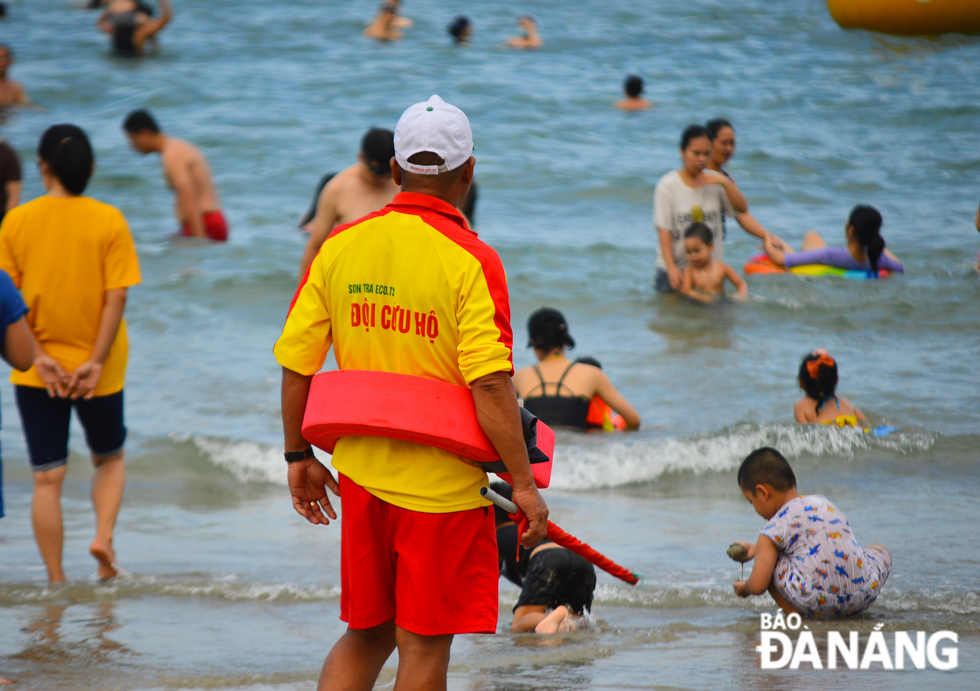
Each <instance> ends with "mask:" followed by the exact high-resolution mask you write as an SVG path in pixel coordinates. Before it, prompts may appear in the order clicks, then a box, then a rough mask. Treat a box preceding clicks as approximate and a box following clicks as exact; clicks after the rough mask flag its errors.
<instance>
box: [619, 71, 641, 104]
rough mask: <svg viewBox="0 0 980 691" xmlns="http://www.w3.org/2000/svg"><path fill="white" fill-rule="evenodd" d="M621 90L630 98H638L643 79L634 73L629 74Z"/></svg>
mask: <svg viewBox="0 0 980 691" xmlns="http://www.w3.org/2000/svg"><path fill="white" fill-rule="evenodd" d="M623 91H625V92H626V95H627V96H629V97H630V98H639V96H640V94H642V93H643V79H642V78H641V77H639V76H637V75H635V74H631V75H630V76H628V77H627V78H626V81H625V82H624V83H623Z"/></svg>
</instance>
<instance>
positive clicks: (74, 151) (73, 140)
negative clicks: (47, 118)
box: [37, 125, 95, 195]
mask: <svg viewBox="0 0 980 691" xmlns="http://www.w3.org/2000/svg"><path fill="white" fill-rule="evenodd" d="M37 155H38V158H40V159H41V160H42V161H44V162H45V163H47V164H48V166H49V167H50V168H51V172H52V173H54V175H55V177H56V178H58V181H59V182H60V183H61V186H62V187H64V188H65V190H67V191H68V193H69V194H74V195H79V194H81V193H82V192H84V191H85V187H86V186H87V185H88V179H89V178H90V177H92V166H93V165H94V164H95V155H94V154H93V153H92V144H91V143H90V142H89V140H88V136H87V135H86V134H85V132H83V131H82V129H81V128H80V127H76V126H75V125H52V126H51V127H49V128H48V129H47V130H46V131H45V132H44V134H42V135H41V141H40V142H39V143H38V145H37Z"/></svg>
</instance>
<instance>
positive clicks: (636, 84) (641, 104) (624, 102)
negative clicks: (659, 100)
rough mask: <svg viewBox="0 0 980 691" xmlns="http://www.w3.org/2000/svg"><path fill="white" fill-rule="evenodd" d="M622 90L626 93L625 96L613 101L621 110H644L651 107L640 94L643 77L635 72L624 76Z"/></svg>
mask: <svg viewBox="0 0 980 691" xmlns="http://www.w3.org/2000/svg"><path fill="white" fill-rule="evenodd" d="M623 92H624V93H625V94H626V98H623V99H620V100H619V101H616V102H615V103H613V105H614V106H616V107H617V108H621V109H622V110H646V109H647V108H653V104H652V103H650V101H648V100H646V99H645V98H643V96H641V95H640V94H642V93H643V79H642V78H640V77H638V76H636V75H635V74H631V75H630V76H628V77H627V78H626V81H625V82H624V83H623Z"/></svg>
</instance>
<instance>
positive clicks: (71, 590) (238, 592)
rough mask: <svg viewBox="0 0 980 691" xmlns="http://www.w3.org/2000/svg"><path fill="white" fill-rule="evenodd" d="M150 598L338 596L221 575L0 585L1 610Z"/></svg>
mask: <svg viewBox="0 0 980 691" xmlns="http://www.w3.org/2000/svg"><path fill="white" fill-rule="evenodd" d="M152 595H163V596H168V597H178V598H198V597H199V598H211V599H217V600H225V601H252V602H259V601H264V602H283V603H296V602H322V601H325V600H335V599H337V598H339V597H340V587H339V586H336V585H323V586H309V585H299V584H296V583H248V582H245V581H240V580H237V579H236V578H234V577H229V576H222V577H218V578H208V577H205V576H200V575H195V576H189V577H188V576H180V575H177V576H134V575H121V576H119V577H117V578H115V579H113V580H112V581H111V582H110V583H102V582H97V581H71V582H68V583H64V584H50V583H43V584H40V583H37V584H35V583H23V582H22V583H3V584H0V607H12V606H16V605H24V604H44V603H55V602H69V603H71V604H79V603H85V602H100V601H103V600H121V599H126V598H137V597H144V596H152Z"/></svg>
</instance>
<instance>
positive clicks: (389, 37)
mask: <svg viewBox="0 0 980 691" xmlns="http://www.w3.org/2000/svg"><path fill="white" fill-rule="evenodd" d="M411 25H412V22H411V20H408V19H404V18H402V17H399V16H398V3H397V2H392V1H391V0H385V2H383V3H381V7H380V8H379V9H378V13H377V14H376V15H374V18H373V19H372V20H371V22H370V23H369V24H368V25H367V28H366V29H364V31H363V33H362V35H363V36H366V37H367V38H373V39H375V40H376V41H382V42H384V43H387V42H389V41H398V40H400V39H401V38H402V32H401V30H400V29H401V28H402V27H407V26H411Z"/></svg>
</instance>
